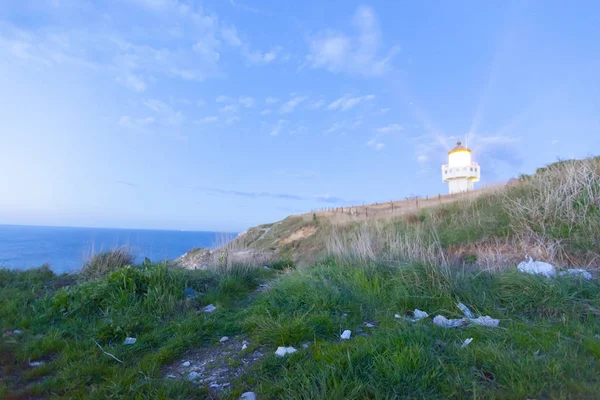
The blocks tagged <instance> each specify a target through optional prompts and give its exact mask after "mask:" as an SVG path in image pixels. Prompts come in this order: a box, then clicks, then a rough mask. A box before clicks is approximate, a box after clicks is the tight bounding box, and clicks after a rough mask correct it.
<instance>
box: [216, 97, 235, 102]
mask: <svg viewBox="0 0 600 400" xmlns="http://www.w3.org/2000/svg"><path fill="white" fill-rule="evenodd" d="M215 101H216V102H217V103H226V102H228V101H231V99H230V98H229V97H227V96H223V95H221V96H218V97H217V98H216V99H215Z"/></svg>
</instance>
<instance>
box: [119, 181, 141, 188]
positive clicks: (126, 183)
mask: <svg viewBox="0 0 600 400" xmlns="http://www.w3.org/2000/svg"><path fill="white" fill-rule="evenodd" d="M115 183H116V184H117V185H123V186H129V187H137V185H136V184H135V183H131V182H126V181H115Z"/></svg>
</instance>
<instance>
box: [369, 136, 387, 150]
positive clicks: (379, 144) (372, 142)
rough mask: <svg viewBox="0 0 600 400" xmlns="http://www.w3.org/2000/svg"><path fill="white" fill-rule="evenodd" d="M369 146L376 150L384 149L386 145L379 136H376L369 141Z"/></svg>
mask: <svg viewBox="0 0 600 400" xmlns="http://www.w3.org/2000/svg"><path fill="white" fill-rule="evenodd" d="M367 146H369V147H371V148H373V149H375V150H383V148H384V147H385V143H382V142H380V141H379V140H378V139H377V138H374V139H371V140H369V141H368V142H367Z"/></svg>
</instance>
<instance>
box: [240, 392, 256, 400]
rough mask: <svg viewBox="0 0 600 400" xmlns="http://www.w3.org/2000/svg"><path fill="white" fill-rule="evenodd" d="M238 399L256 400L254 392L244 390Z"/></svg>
mask: <svg viewBox="0 0 600 400" xmlns="http://www.w3.org/2000/svg"><path fill="white" fill-rule="evenodd" d="M240 400H256V393H254V392H245V393H242V395H241V396H240Z"/></svg>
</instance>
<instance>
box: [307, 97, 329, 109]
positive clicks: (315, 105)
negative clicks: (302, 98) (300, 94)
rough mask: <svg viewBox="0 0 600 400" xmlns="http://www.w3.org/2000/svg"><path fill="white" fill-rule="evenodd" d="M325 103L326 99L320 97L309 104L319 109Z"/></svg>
mask: <svg viewBox="0 0 600 400" xmlns="http://www.w3.org/2000/svg"><path fill="white" fill-rule="evenodd" d="M324 105H325V100H323V99H319V100H317V101H313V102H312V103H310V104H309V105H308V108H309V109H311V110H318V109H320V108H321V107H323V106H324Z"/></svg>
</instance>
